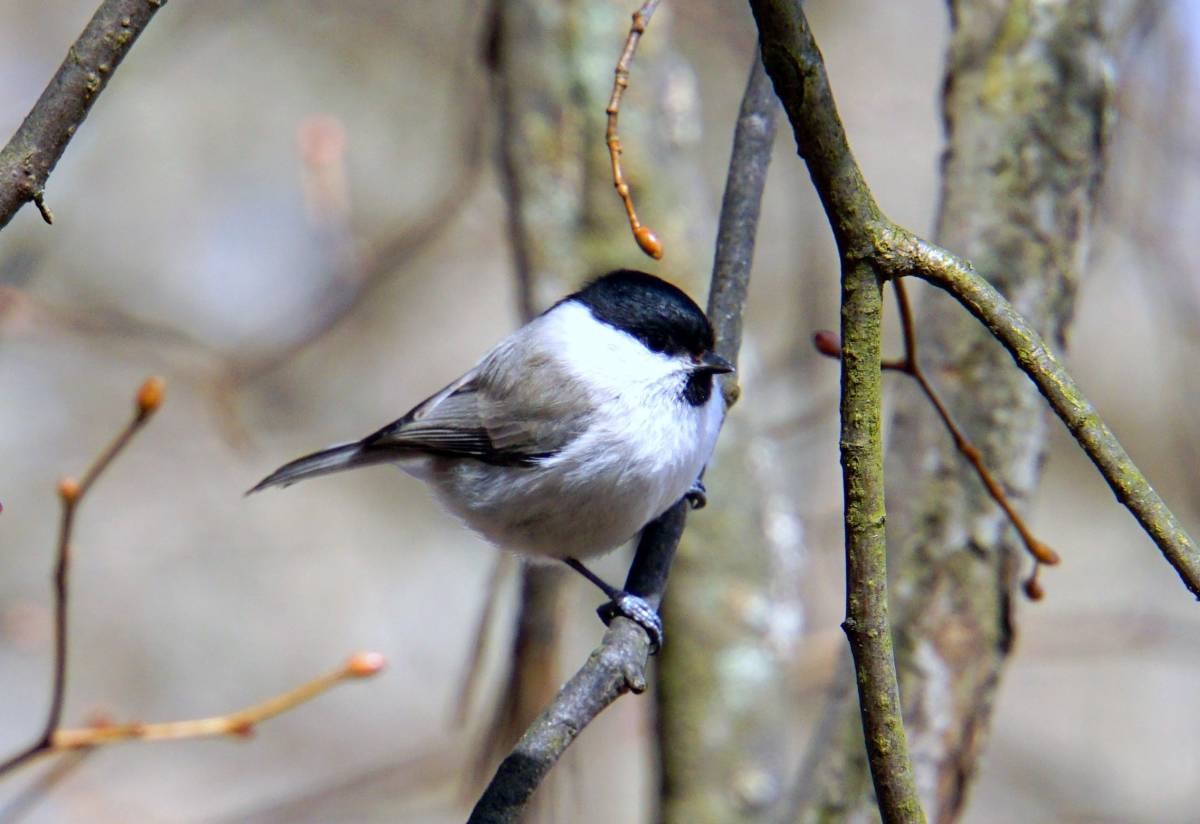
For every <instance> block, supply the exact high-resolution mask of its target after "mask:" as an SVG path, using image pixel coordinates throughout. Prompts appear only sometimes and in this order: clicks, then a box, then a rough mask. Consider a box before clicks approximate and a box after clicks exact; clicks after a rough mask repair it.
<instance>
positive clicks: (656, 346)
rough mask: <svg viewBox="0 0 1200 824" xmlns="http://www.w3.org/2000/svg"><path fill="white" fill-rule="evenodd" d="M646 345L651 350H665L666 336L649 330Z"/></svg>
mask: <svg viewBox="0 0 1200 824" xmlns="http://www.w3.org/2000/svg"><path fill="white" fill-rule="evenodd" d="M646 346H648V347H649V348H650V350H651V351H653V352H665V351H666V350H667V337H666V335H663V334H661V333H658V332H651V333H650V334H649V335H647V336H646Z"/></svg>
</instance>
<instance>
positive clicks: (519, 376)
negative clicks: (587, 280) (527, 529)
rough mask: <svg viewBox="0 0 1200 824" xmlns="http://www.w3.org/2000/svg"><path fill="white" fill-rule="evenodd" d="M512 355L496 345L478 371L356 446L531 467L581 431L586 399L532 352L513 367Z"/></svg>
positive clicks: (587, 405) (548, 362)
mask: <svg viewBox="0 0 1200 824" xmlns="http://www.w3.org/2000/svg"><path fill="white" fill-rule="evenodd" d="M512 351H513V349H512V348H511V347H503V345H502V347H498V348H497V349H496V350H494V351H493V352H492V353H491V354H489V355H488V357H486V358H485V359H484V360H483V362H481V363H480V365H479V366H478V367H476V368H475V369H473V370H471V371H470V372H468V373H467V374H465V375H463V376H462V377H461V378H459V379H458V380H457V381H455V382H454V383H452V384H450V385H449V386H447V387H446V388H445V389H443V390H442V391H440V392H438V393H437V394H435V395H433V396H432V397H430V398H429V399H428V400H426V401H425V402H423V403H421V404H420V405H419V406H417V407H416V408H415V409H413V410H412V411H411V412H409V413H408V414H407V415H405V416H404V417H403V418H401V419H400V420H398V421H395V422H394V423H391V424H389V425H388V426H385V427H384V428H383V429H381V430H379V431H378V432H376V433H375V434H373V435H371V436H369V437H367V438H366V439H364V440H363V442H362V445H363V447H364V448H366V449H368V450H399V451H407V450H417V451H421V452H431V453H434V454H443V455H451V456H461V457H470V458H476V459H478V460H481V461H484V462H486V463H495V464H507V465H532V464H535V463H537V462H538V461H540V460H543V459H545V458H547V457H550V456H552V455H554V454H556V453H558V452H559V451H561V450H562V449H563V448H564V447H565V446H566V445H567V444H568V443H570V442H571V441H572V440H574V439H575V438H576V437H577V436H578V435H579V434H580V433H581V432H582V431H583V430H584V429H586V428H587V424H588V419H589V417H590V415H591V411H592V404H591V402H590V397H589V395H588V393H587V392H586V389H585V387H582V386H579V385H578V384H577V382H576V381H574V380H572V379H571V378H570V376H568V375H566V374H565V372H563V370H561V368H559V367H558V366H557V360H556V359H554V358H552V357H547V356H546V355H544V354H539V353H537V352H536V351H535V352H534V353H532V354H531V355H530V356H528V357H524V358H517V359H516V362H515V363H514V362H513V360H514V359H513V358H512V357H511V355H512ZM531 375H536V380H531V379H530V376H531ZM556 378H557V379H556Z"/></svg>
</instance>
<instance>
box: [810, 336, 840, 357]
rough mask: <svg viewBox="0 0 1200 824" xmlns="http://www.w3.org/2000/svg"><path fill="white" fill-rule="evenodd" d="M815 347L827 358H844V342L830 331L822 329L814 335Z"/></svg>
mask: <svg viewBox="0 0 1200 824" xmlns="http://www.w3.org/2000/svg"><path fill="white" fill-rule="evenodd" d="M813 346H815V347H817V351H818V352H820V353H821V354H822V355H824V356H825V357H827V358H840V357H841V356H842V342H841V341H840V340H838V336H837V333H836V332H830V331H829V330H828V329H822V330H820V331H819V332H817V333H816V334H814V335H813Z"/></svg>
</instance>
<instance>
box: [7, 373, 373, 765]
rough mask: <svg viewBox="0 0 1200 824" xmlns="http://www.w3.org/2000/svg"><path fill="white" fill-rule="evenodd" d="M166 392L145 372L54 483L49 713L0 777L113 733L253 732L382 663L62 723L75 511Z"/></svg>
mask: <svg viewBox="0 0 1200 824" xmlns="http://www.w3.org/2000/svg"><path fill="white" fill-rule="evenodd" d="M163 394H164V384H163V381H162V379H161V378H157V377H151V378H147V379H146V381H145V382H144V383H143V384H142V386H141V388H140V389H139V390H138V392H137V396H136V400H135V408H134V414H133V417H132V418H131V419H130V421H129V423H128V424H126V425H125V427H124V428H123V429H122V430H121V431H120V433H118V435H117V436H116V438H114V439H113V441H112V442H111V443H110V444H109V445H108V446H107V447H106V448H105V449H104V450H103V451H102V452H101V453H100V454H99V456H97V457H96V459H95V460H94V461H93V462H92V465H91V466H90V467H89V468H88V470H87V471H86V472H85V473H84V475H83V477H82V478H81V479H79V480H76V479H74V478H69V477H68V478H63V479H62V480H61V481H59V483H58V495H59V499H60V501H61V502H62V518H61V520H60V522H59V534H58V542H57V552H56V557H57V560H56V563H55V571H54V661H53V665H52V673H53V675H52V685H51V691H50V709H49V710H48V712H47V714H46V721H45V723H44V724H43V725H42V731H41V733H40V734H39V736H38V738H37V739H36V740H35V741H34V742H33V743H32V744H30V745H29V746H27V747H25V748H24V749H23V750H20V751H18V752H17V753H15V754H14V755H12V756H10V757H8V758H6V759H4V760H3V761H2V762H0V777H3V776H4V775H6V774H8V773H9V772H12V771H13V770H15V769H17V768H18V767H21V766H23V765H25V764H27V763H29V762H30V761H33V760H34V759H36V758H38V757H39V756H42V755H46V754H49V753H52V752H65V751H78V750H81V749H89V748H91V747H94V746H97V745H100V744H111V743H114V742H117V741H130V740H144V741H161V740H169V739H174V740H177V739H181V738H199V737H209V736H216V735H232V736H246V735H249V734H250V733H252V732H253V730H254V726H255V725H256V724H258V723H259V722H261V721H265V720H267V719H269V718H273V717H275V716H277V715H279V714H281V713H284V712H287V711H288V710H290V709H292V708H293V707H296V706H298V705H300V704H303V703H305V702H306V701H310V700H312V699H313V698H316V697H317V696H318V695H320V694H321V693H323V692H325V691H327V690H329V689H330V688H331V687H333V686H335V685H337V684H339V683H341V682H342V681H345V680H347V679H356V678H365V677H368V676H371V675H374V674H375V673H377V672H379V671H380V670H381V669H382V668H383V665H384V660H383V656H381V655H379V654H378V653H374V652H361V653H358V654H356V655H354V656H352V657H351V658H350V659H349V660H348V661H347V662H346V663H345V664H344V665H343V666H341V667H339V668H338V669H336V670H334V671H332V672H330V673H327V674H326V675H323V676H320V677H318V678H316V679H314V680H312V681H309V682H307V683H305V684H302V685H301V686H299V687H296V688H295V689H293V690H290V691H288V692H286V693H283V694H281V695H278V696H276V697H274V698H270V699H267V700H266V701H263V702H261V703H258V704H255V705H253V706H250V707H247V708H245V709H241V710H238V711H236V712H232V713H228V714H226V715H220V716H214V717H211V718H201V719H195V720H188V721H169V722H161V723H153V724H147V723H142V722H134V723H127V724H113V723H111V722H109V721H107V720H98V721H96V722H95V723H93V724H91V725H89V726H88V727H84V728H79V729H63V728H62V727H61V722H62V711H63V702H64V699H65V697H66V687H67V641H68V632H69V625H68V612H67V607H68V602H69V594H70V587H69V583H70V578H69V572H70V564H71V553H72V551H73V550H72V539H73V535H74V528H75V517H76V513H77V511H78V509H79V505H80V504H81V503H83V500H84V498H85V496H86V495H87V494H88V492H89V491H91V489H92V487H93V486H94V485H95V483H96V481H97V480H98V479H99V478H100V476H101V475H102V474H103V473H104V471H105V470H106V469H107V468H108V467H109V466H111V465H112V462H113V461H114V460H115V459H116V458H117V456H118V455H119V454H120V453H121V452H122V451H123V450H124V449H125V447H126V446H128V445H129V443H130V441H132V440H133V438H134V436H135V435H137V434H138V432H140V431H141V430H142V428H143V427H144V426H145V425H146V423H147V422H148V421H149V420H150V418H151V416H153V414H154V413H155V412H156V411H157V410H158V409H159V407H160V406H161V405H162V401H163Z"/></svg>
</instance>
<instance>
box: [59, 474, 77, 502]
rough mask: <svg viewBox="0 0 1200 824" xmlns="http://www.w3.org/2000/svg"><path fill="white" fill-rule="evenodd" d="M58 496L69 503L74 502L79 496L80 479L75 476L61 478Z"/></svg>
mask: <svg viewBox="0 0 1200 824" xmlns="http://www.w3.org/2000/svg"><path fill="white" fill-rule="evenodd" d="M58 497H60V498H62V499H63V500H64V501H65V502H67V503H73V502H74V501H75V499H76V498H78V497H79V481H77V480H75V479H74V478H62V479H61V480H59V482H58Z"/></svg>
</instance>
